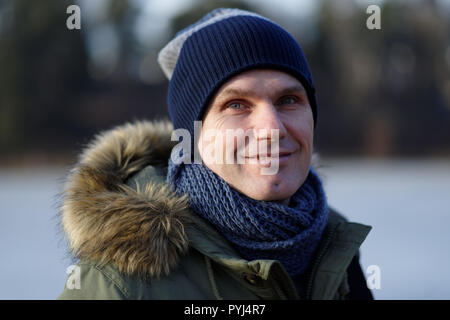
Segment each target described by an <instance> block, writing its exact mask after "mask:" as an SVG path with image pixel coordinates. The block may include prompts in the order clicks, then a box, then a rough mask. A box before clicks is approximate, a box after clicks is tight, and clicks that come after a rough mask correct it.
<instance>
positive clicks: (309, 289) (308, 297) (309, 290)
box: [305, 228, 336, 300]
mask: <svg viewBox="0 0 450 320" xmlns="http://www.w3.org/2000/svg"><path fill="white" fill-rule="evenodd" d="M335 230H336V228H334V229H333V230H331V231H330V233H329V235H328V237H327V238H326V240H325V241H326V242H325V245H324V246H323V249H322V250H321V251H320V252H319V254H318V256H317V259H316V260H315V261H314V265H313V267H312V270H311V276H310V278H309V281H308V285H307V287H306V296H305V298H306V300H311V295H312V286H313V282H314V278H315V276H316V273H317V269H318V267H319V264H320V262H321V260H322V258H323V256H324V255H325V252H326V251H327V249H328V247H329V246H330V243H331V239H332V238H333V237H334V233H335Z"/></svg>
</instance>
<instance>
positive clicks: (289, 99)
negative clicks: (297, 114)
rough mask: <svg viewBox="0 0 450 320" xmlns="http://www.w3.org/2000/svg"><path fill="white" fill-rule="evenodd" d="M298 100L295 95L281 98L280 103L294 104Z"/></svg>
mask: <svg viewBox="0 0 450 320" xmlns="http://www.w3.org/2000/svg"><path fill="white" fill-rule="evenodd" d="M297 101H298V99H297V98H295V97H284V98H282V99H281V100H280V104H293V103H296V102H297Z"/></svg>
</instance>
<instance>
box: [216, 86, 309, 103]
mask: <svg viewBox="0 0 450 320" xmlns="http://www.w3.org/2000/svg"><path fill="white" fill-rule="evenodd" d="M305 91H306V90H305V88H303V86H301V85H294V86H290V87H285V88H282V89H280V90H279V91H276V92H275V94H276V95H277V96H282V95H286V94H292V93H302V92H305ZM252 95H254V93H252V92H251V91H249V90H246V89H243V88H228V89H225V90H224V91H223V92H221V93H220V100H223V99H226V98H227V97H229V96H240V97H246V96H247V97H251V96H252Z"/></svg>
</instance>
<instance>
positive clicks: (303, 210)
mask: <svg viewBox="0 0 450 320" xmlns="http://www.w3.org/2000/svg"><path fill="white" fill-rule="evenodd" d="M167 182H168V183H169V184H170V185H171V186H172V187H173V188H174V190H175V191H176V192H177V193H178V194H179V195H183V194H187V195H188V197H189V203H190V206H191V208H192V209H193V210H194V211H195V212H196V213H197V214H199V215H200V216H201V217H203V218H204V219H206V220H207V221H209V222H210V223H211V224H212V225H213V226H214V227H215V228H217V229H218V231H219V232H220V233H221V234H222V235H223V236H224V237H225V238H226V239H227V240H228V241H230V242H231V244H232V245H233V247H234V248H236V250H237V251H238V252H239V253H240V254H241V255H242V257H243V258H245V259H247V260H255V259H270V260H278V261H280V262H281V263H282V264H283V266H284V268H285V269H286V271H287V272H288V273H289V274H290V275H291V276H295V275H299V274H301V273H303V271H305V269H306V267H307V266H308V264H309V262H310V260H311V256H312V254H313V253H314V250H315V249H316V247H317V245H318V244H319V241H320V238H321V235H322V231H323V229H324V227H325V224H326V222H327V217H328V205H327V201H326V196H325V193H324V190H323V187H322V182H321V181H320V179H319V177H318V175H317V173H316V172H315V171H314V169H313V168H312V167H311V168H310V171H309V174H308V177H307V179H306V181H305V182H304V183H303V185H302V186H301V187H300V188H299V189H298V190H297V191H296V192H295V193H294V195H293V196H292V197H291V201H290V204H289V206H287V205H283V204H281V203H278V202H273V201H258V200H254V199H251V198H249V197H247V196H245V195H243V194H242V193H240V192H238V191H237V190H235V189H234V188H232V187H230V186H229V185H228V184H227V183H226V182H225V180H223V179H222V178H221V177H219V176H218V175H216V174H215V173H214V172H212V171H211V170H210V169H209V168H208V167H206V166H204V165H203V164H177V165H176V164H174V163H173V162H172V160H171V159H169V167H168V173H167Z"/></svg>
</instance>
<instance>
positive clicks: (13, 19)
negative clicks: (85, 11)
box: [0, 0, 87, 153]
mask: <svg viewBox="0 0 450 320" xmlns="http://www.w3.org/2000/svg"><path fill="white" fill-rule="evenodd" d="M70 4H71V2H69V1H65V0H61V1H26V0H15V1H1V2H0V12H1V17H2V19H1V27H0V70H1V72H0V150H1V151H0V152H2V153H4V152H6V153H7V152H8V151H10V152H11V151H22V150H26V149H27V148H33V147H34V145H35V144H39V143H40V142H42V141H43V140H46V141H54V140H55V139H57V137H58V133H59V132H61V131H63V130H61V129H62V128H63V127H64V125H65V124H66V123H67V122H68V119H67V117H66V115H67V113H66V110H64V109H65V106H66V103H67V101H69V100H70V99H71V97H72V96H73V95H74V93H75V92H77V91H79V90H81V89H82V88H83V86H84V85H85V82H86V80H87V67H86V65H87V60H86V59H87V57H86V50H85V46H84V42H83V40H82V37H81V34H80V31H78V30H75V31H70V30H68V29H67V27H66V19H67V17H68V15H67V14H66V8H67V7H68V6H69V5H70ZM39 140H40V141H39Z"/></svg>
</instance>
